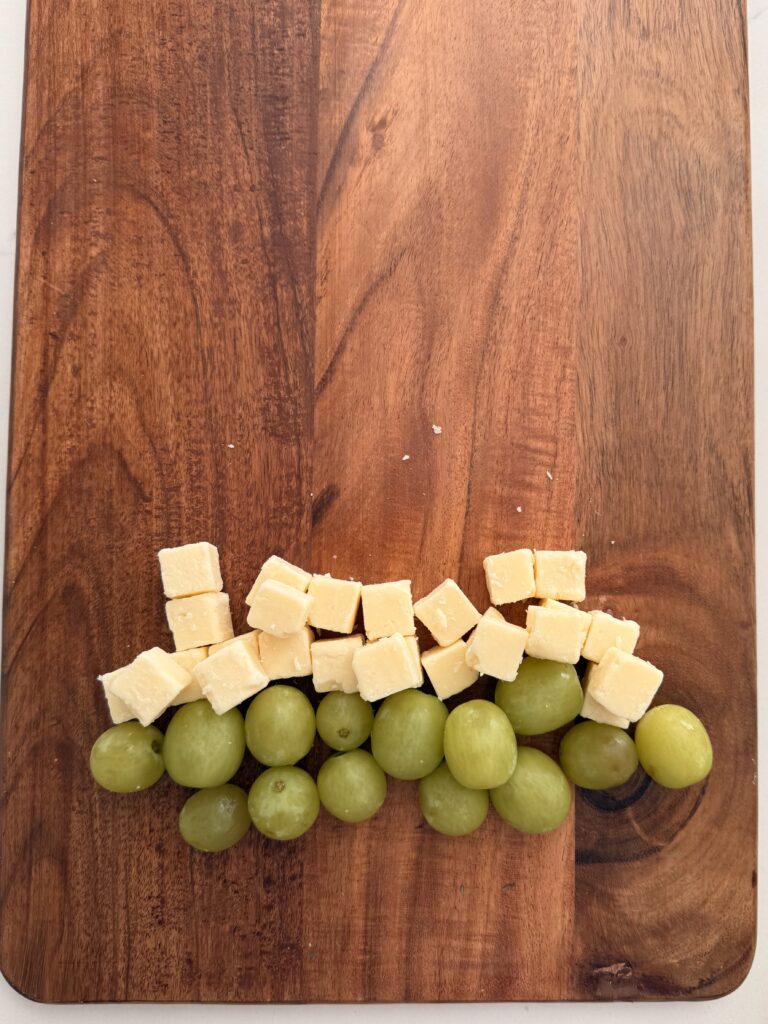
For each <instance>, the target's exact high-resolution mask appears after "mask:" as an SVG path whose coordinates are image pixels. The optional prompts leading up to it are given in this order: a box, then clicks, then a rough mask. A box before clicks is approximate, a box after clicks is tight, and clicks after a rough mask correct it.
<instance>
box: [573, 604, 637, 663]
mask: <svg viewBox="0 0 768 1024" xmlns="http://www.w3.org/2000/svg"><path fill="white" fill-rule="evenodd" d="M589 615H590V617H591V620H592V621H591V623H590V626H589V632H588V633H587V641H586V643H585V644H584V650H583V651H582V652H581V653H582V656H583V657H585V658H586V659H587V660H588V661H601V660H602V657H603V655H604V654H605V652H606V651H607V650H608V648H609V647H618V648H619V650H620V651H626V652H627V654H633V653H634V650H635V644H636V643H637V640H638V637H639V636H640V626H639V625H638V624H637V623H636V622H633V621H632V619H616V618H614V617H613V615H608V613H607V612H600V611H594V612H589Z"/></svg>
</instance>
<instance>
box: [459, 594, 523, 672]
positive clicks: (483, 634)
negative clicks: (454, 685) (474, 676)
mask: <svg viewBox="0 0 768 1024" xmlns="http://www.w3.org/2000/svg"><path fill="white" fill-rule="evenodd" d="M499 617H500V616H499V613H498V612H497V611H496V609H495V608H489V609H488V611H487V612H486V613H485V615H483V617H482V619H480V621H479V622H478V624H477V627H476V628H475V631H474V632H473V633H472V636H471V637H470V638H469V643H468V644H467V652H466V653H467V665H469V667H470V668H473V669H475V670H476V671H477V672H479V673H481V674H482V675H484V676H493V677H494V678H496V679H506V680H508V681H510V682H511V681H512V680H513V679H515V678H516V677H517V670H518V669H519V668H520V662H521V661H522V660H523V655H524V654H525V645H526V643H527V642H528V632H527V630H525V629H521V628H520V626H513V625H512V623H511V622H506V621H505V620H504V619H503V618H502V619H501V622H499Z"/></svg>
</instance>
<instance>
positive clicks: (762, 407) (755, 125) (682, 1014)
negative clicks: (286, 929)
mask: <svg viewBox="0 0 768 1024" xmlns="http://www.w3.org/2000/svg"><path fill="white" fill-rule="evenodd" d="M748 8H749V32H750V38H749V44H750V45H749V59H750V93H751V108H752V187H753V196H752V204H753V224H754V273H755V349H756V353H757V356H756V380H755V390H756V394H758V395H759V394H761V393H762V394H768V0H749V4H748ZM25 13H26V0H0V521H4V519H5V472H6V465H5V458H6V457H5V453H6V451H7V443H8V402H9V385H10V365H11V363H10V360H11V309H12V295H13V273H14V264H15V250H16V198H17V186H18V147H19V132H20V120H21V93H22V71H23V59H24V18H25ZM756 474H757V487H756V501H757V580H758V583H757V598H758V600H757V605H758V666H759V669H758V672H759V683H760V685H759V686H758V715H759V732H760V744H759V765H760V780H759V781H760V786H759V792H760V807H759V818H760V852H759V870H758V877H759V882H758V885H759V899H758V913H759V925H758V944H757V955H756V958H755V962H754V965H753V967H752V971H751V972H750V974H749V976H748V978H747V980H746V981H745V982H744V984H743V985H742V986H741V988H739V989H737V991H736V992H734V993H733V994H732V995H730V996H726V997H725V998H724V999H721V1000H716V1001H714V1002H705V1003H634V1004H631V1003H619V1004H616V1003H611V1004H594V1003H590V1004H586V1003H580V1004H520V1005H512V1006H510V1005H507V1004H501V1005H500V1004H486V1005H478V1006H473V1007H471V1009H470V1007H468V1006H460V1005H450V1006H445V1005H443V1006H411V1007H409V1008H408V1017H407V1019H408V1021H409V1022H410V1021H420V1022H423V1024H433V1022H435V1024H436V1022H438V1021H439V1022H441V1024H451V1022H452V1021H464V1020H466V1018H467V1016H468V1015H469V1013H471V1014H472V1017H473V1019H474V1020H475V1021H476V1022H477V1024H496V1022H500V1021H502V1020H509V1019H510V1018H511V1017H512V1016H516V1017H521V1016H523V1015H524V1016H525V1019H526V1020H528V1021H531V1022H532V1024H549V1022H560V1021H567V1022H568V1024H581V1022H582V1021H584V1022H587V1021H589V1022H590V1024H595V1022H596V1021H597V1022H600V1021H606V1022H608V1021H610V1022H611V1024H625V1022H630V1021H633V1022H637V1021H640V1022H647V1021H653V1022H654V1024H666V1022H668V1021H675V1022H676V1024H678V1022H681V1024H686V1022H688V1021H694V1020H695V1021H696V1022H697V1024H709V1022H717V1024H730V1022H738V1024H758V1022H760V1024H763V1022H765V1021H766V1020H768V983H766V980H765V979H766V977H767V976H768V911H766V903H768V855H767V854H766V851H767V850H768V671H766V669H765V665H766V662H767V661H768V618H766V615H765V611H764V609H765V607H766V603H767V602H768V409H767V408H766V403H765V402H764V401H763V402H759V403H757V465H756ZM1 559H2V551H0V560H1ZM0 567H1V563H0ZM402 1012H403V1011H402V1009H401V1008H398V1007H396V1006H342V1007H336V1006H319V1007H318V1006H313V1007H303V1006H275V1007H271V1006H264V1007H251V1006H222V1007H217V1008H211V1007H204V1006H187V1005H177V1006H163V1007H160V1006H157V1005H150V1004H126V1005H114V1006H108V1007H105V1006H102V1005H96V1006H45V1005H42V1004H38V1003H32V1002H29V1001H28V1000H26V999H24V998H22V997H21V996H19V995H18V994H17V993H16V992H15V991H14V990H13V989H12V988H11V987H10V986H9V985H8V984H7V983H6V982H5V980H4V979H2V978H0V1024H4V1022H9V1024H10V1022H11V1021H12V1022H13V1024H32V1022H35V1024H37V1022H41V1021H46V1022H54V1024H60V1022H65V1021H78V1024H79V1022H81V1021H83V1022H86V1024H87V1022H90V1021H93V1022H96V1021H99V1022H101V1021H105V1022H107V1024H109V1022H112V1021H114V1022H118V1021H119V1022H121V1024H134V1022H136V1024H139V1022H141V1024H149V1022H151V1021H160V1020H163V1021H164V1022H167V1024H175V1022H179V1024H181V1022H182V1021H183V1022H184V1024H195V1022H196V1021H203V1020H208V1019H210V1018H211V1017H214V1018H215V1019H216V1020H221V1021H226V1022H228V1024H239V1022H241V1021H243V1022H244V1021H249V1022H252V1021H254V1020H257V1021H263V1022H270V1024H271V1022H280V1024H296V1022H304V1021H307V1020H310V1019H311V1020H312V1021H314V1022H317V1024H324V1022H326V1021H328V1022H329V1024H330V1022H333V1024H345V1022H351V1021H362V1020H365V1022H366V1024H378V1022H389V1021H394V1020H396V1019H397V1018H398V1016H401V1015H402Z"/></svg>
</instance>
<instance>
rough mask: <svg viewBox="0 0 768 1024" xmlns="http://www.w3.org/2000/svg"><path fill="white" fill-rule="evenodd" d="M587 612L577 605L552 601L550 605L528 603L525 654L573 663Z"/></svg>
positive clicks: (585, 627)
mask: <svg viewBox="0 0 768 1024" xmlns="http://www.w3.org/2000/svg"><path fill="white" fill-rule="evenodd" d="M589 622H590V619H589V615H587V613H586V612H581V611H579V610H578V608H571V606H570V605H566V604H560V602H555V601H553V602H552V603H551V604H550V605H548V606H547V605H543V604H532V605H529V606H528V610H527V613H526V619H525V625H526V629H527V630H528V641H527V643H526V646H525V651H526V654H529V655H530V656H531V657H533V658H544V659H546V660H548V661H561V662H563V663H564V664H567V665H575V664H576V662H577V661H578V660H579V658H580V657H581V649H582V647H583V646H584V641H585V639H586V637H587V630H588V629H589Z"/></svg>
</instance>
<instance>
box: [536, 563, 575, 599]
mask: <svg viewBox="0 0 768 1024" xmlns="http://www.w3.org/2000/svg"><path fill="white" fill-rule="evenodd" d="M586 573H587V556H586V554H585V553H584V552H583V551H536V552H534V574H535V577H536V597H554V598H557V599H559V600H561V601H583V600H584V598H585V597H586V596H587V590H586Z"/></svg>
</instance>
